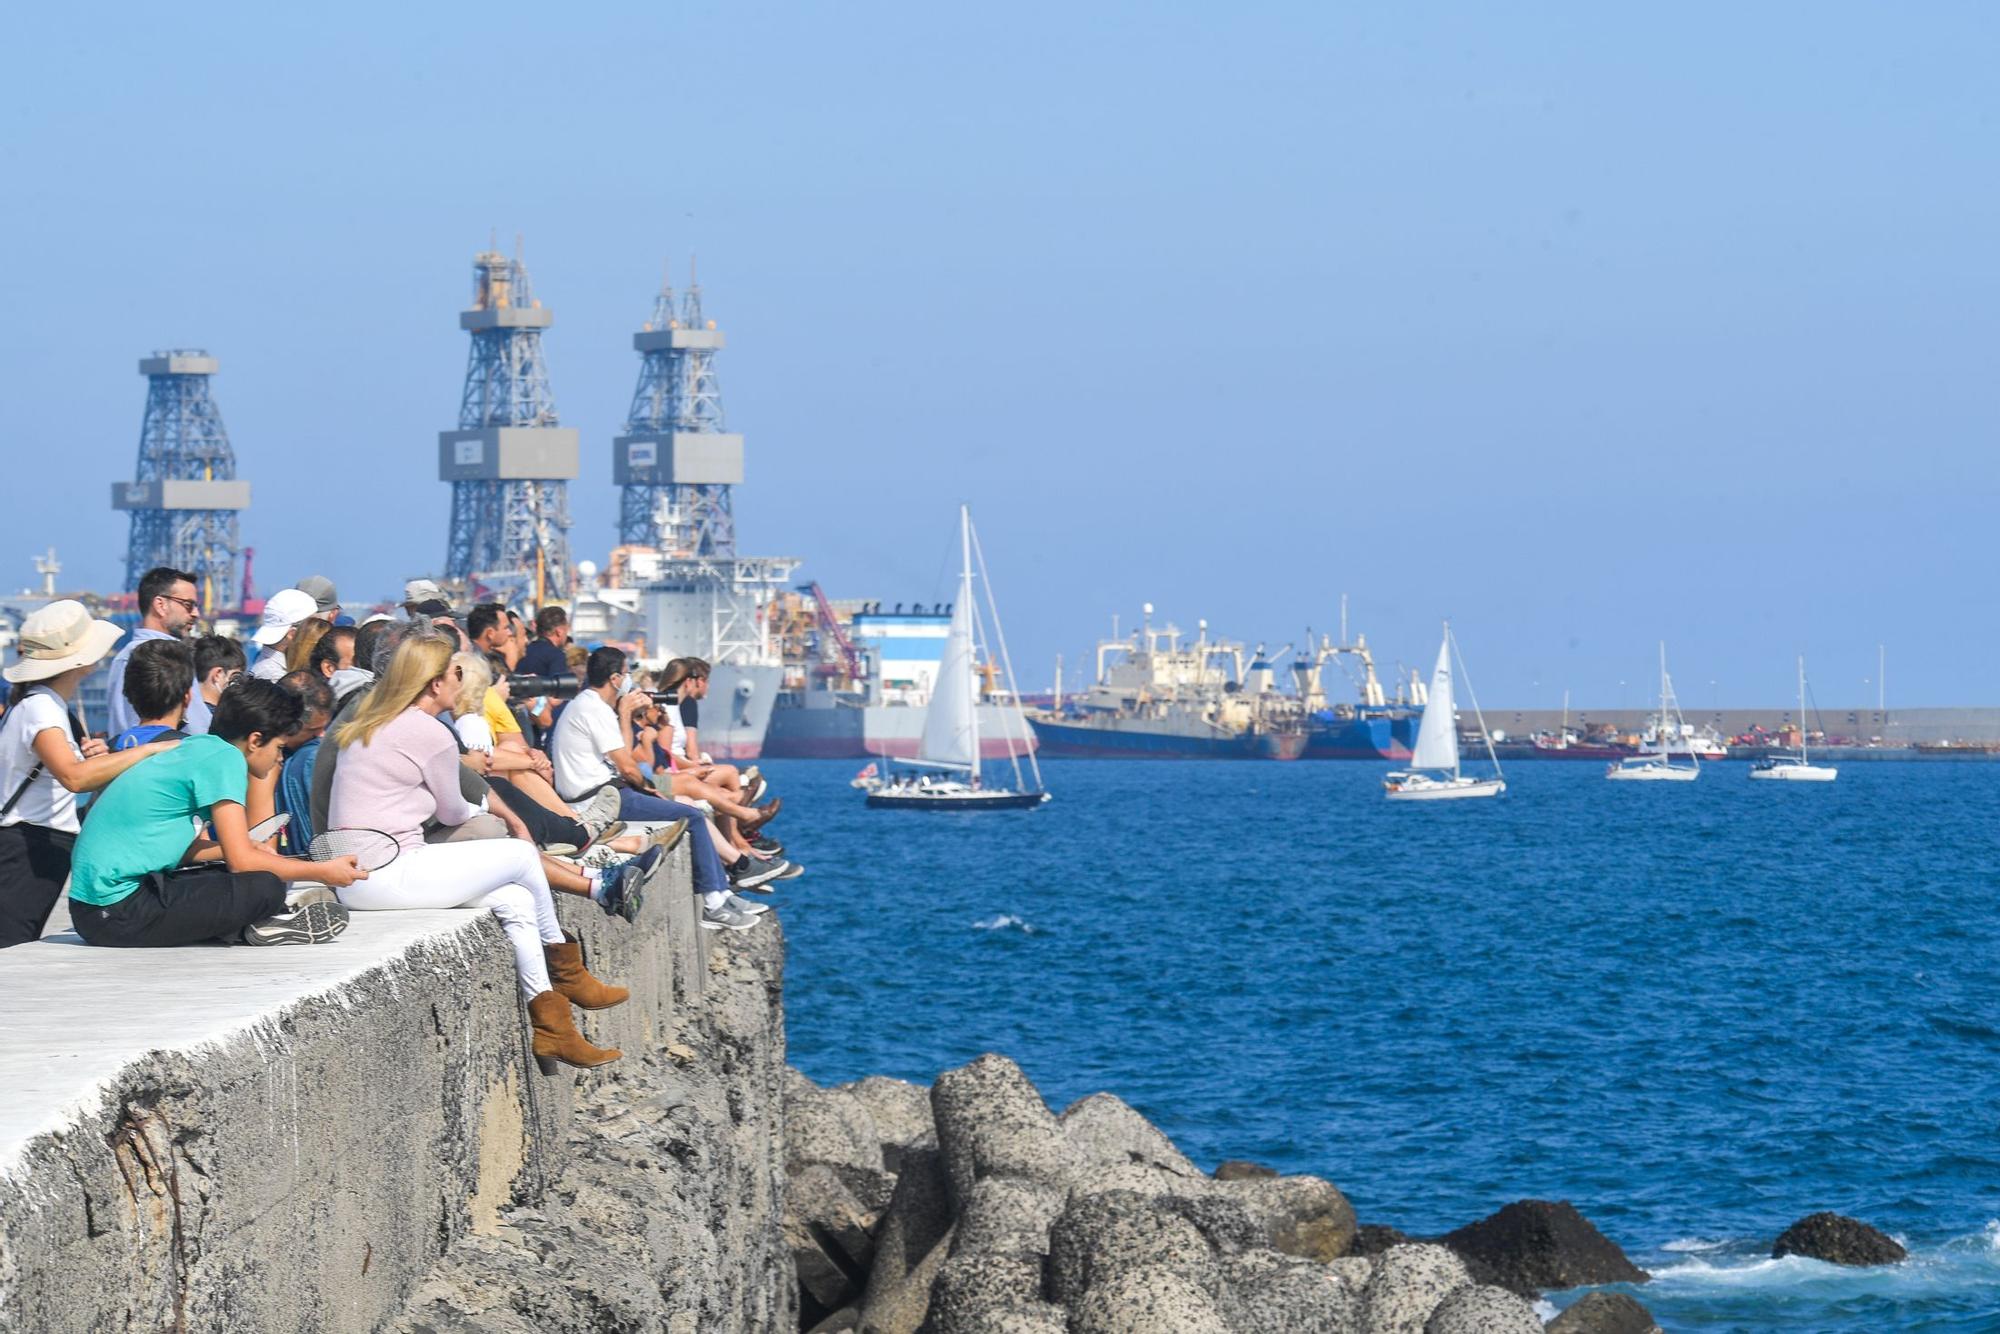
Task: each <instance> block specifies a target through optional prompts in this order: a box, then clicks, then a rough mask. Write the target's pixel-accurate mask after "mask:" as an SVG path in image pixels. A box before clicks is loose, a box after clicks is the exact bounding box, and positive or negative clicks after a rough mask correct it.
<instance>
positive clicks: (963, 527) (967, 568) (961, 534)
mask: <svg viewBox="0 0 2000 1334" xmlns="http://www.w3.org/2000/svg"><path fill="white" fill-rule="evenodd" d="M958 554H959V561H960V573H959V577H958V595H959V596H960V597H961V598H964V599H965V609H966V611H967V612H970V611H971V610H972V607H973V602H972V512H971V511H970V510H969V509H967V508H966V507H965V506H964V505H960V506H959V507H958ZM969 712H970V715H971V720H972V781H973V785H974V786H975V787H976V786H978V783H979V694H978V692H977V691H976V690H975V691H974V692H973V696H972V708H971V710H970V711H969Z"/></svg>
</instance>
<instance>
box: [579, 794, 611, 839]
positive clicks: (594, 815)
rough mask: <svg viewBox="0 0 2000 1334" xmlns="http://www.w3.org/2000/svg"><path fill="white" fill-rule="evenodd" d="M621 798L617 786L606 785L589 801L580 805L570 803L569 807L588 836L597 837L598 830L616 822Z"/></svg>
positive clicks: (607, 827)
mask: <svg viewBox="0 0 2000 1334" xmlns="http://www.w3.org/2000/svg"><path fill="white" fill-rule="evenodd" d="M622 800H623V798H621V797H620V796H619V793H618V789H617V788H615V787H607V788H602V789H600V790H599V791H598V792H597V794H596V795H595V796H593V797H592V798H591V799H590V800H589V801H586V802H583V803H582V804H581V805H580V806H578V805H572V806H571V807H570V809H571V810H573V811H575V812H576V818H577V819H578V820H581V821H582V822H583V827H584V828H585V829H588V830H589V831H590V836H591V837H592V838H597V837H599V835H600V831H602V830H605V829H609V828H610V827H611V826H612V825H614V824H616V823H618V807H619V803H620V802H621V801H622Z"/></svg>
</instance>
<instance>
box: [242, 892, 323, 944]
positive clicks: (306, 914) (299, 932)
mask: <svg viewBox="0 0 2000 1334" xmlns="http://www.w3.org/2000/svg"><path fill="white" fill-rule="evenodd" d="M345 930H347V909H346V908H344V907H342V906H341V905H340V904H338V903H326V902H323V901H315V902H312V903H302V904H300V905H298V906H297V907H295V908H292V907H288V908H286V909H285V910H284V911H283V912H281V913H274V914H272V915H271V916H269V917H266V918H265V919H264V920H263V921H261V922H252V923H250V925H248V926H246V927H244V928H243V943H244V944H245V945H324V944H325V943H326V942H327V941H329V940H332V939H333V938H334V937H335V936H337V935H339V934H340V933H341V932H343V931H345Z"/></svg>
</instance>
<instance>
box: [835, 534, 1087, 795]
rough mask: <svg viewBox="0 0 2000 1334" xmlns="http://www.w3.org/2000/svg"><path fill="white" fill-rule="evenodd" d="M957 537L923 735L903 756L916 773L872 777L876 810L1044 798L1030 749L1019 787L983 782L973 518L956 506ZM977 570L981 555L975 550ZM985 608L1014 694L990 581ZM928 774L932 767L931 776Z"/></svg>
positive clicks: (1016, 772)
mask: <svg viewBox="0 0 2000 1334" xmlns="http://www.w3.org/2000/svg"><path fill="white" fill-rule="evenodd" d="M958 537H959V550H960V557H961V570H960V573H959V581H958V598H957V600H956V601H955V602H953V603H952V608H951V626H950V629H949V631H948V632H947V633H946V635H945V642H944V656H943V658H942V659H940V660H939V663H938V671H937V681H936V684H935V686H934V687H933V689H932V691H931V698H930V704H929V706H928V707H927V709H926V710H925V713H924V734H923V739H922V741H921V742H920V743H919V744H918V747H917V754H916V756H915V758H913V759H909V760H904V761H900V763H901V764H903V765H905V766H907V767H908V768H909V769H912V770H915V771H917V772H914V773H897V772H896V763H897V762H891V764H890V773H891V776H890V777H888V778H886V779H880V778H874V777H870V778H869V779H867V787H866V789H865V790H866V791H867V793H868V805H870V806H871V807H875V808H877V809H889V810H926V811H946V810H950V811H986V810H1023V809H1032V808H1033V807H1036V806H1039V805H1041V804H1042V803H1043V802H1045V801H1047V800H1048V799H1049V794H1048V793H1047V792H1045V791H1043V790H1042V775H1041V769H1040V767H1039V766H1038V765H1036V763H1035V757H1034V754H1033V752H1029V753H1028V754H1027V755H1026V757H1025V758H1026V759H1027V761H1028V769H1029V772H1030V773H1031V774H1032V775H1033V777H1032V781H1030V782H1024V781H1023V779H1022V774H1021V766H1020V763H1019V758H1018V757H1016V758H1015V759H1014V781H1015V784H1016V786H1015V787H1012V788H1006V787H988V786H986V783H985V781H984V776H983V774H982V772H981V769H982V765H981V757H980V750H979V712H978V710H977V709H976V708H975V707H974V693H973V692H974V685H973V680H974V672H975V670H976V664H977V663H978V661H979V659H978V657H977V653H976V645H975V643H974V626H975V623H976V622H977V621H978V616H977V613H976V609H975V607H974V603H973V600H972V552H973V537H972V516H971V513H970V512H969V511H968V510H967V509H966V507H965V506H963V505H961V506H959V507H958ZM979 563H980V568H981V572H982V575H983V573H984V569H985V564H986V560H985V555H984V553H981V555H980V562H979ZM986 596H987V609H988V612H989V614H990V615H991V617H992V620H993V634H994V639H995V641H996V642H997V643H998V645H999V648H1000V661H1001V664H1002V666H1003V667H1004V669H1005V670H1006V673H1007V679H1008V687H1009V692H1010V694H1012V695H1013V696H1014V697H1015V698H1017V699H1018V698H1019V694H1018V692H1015V691H1013V688H1012V687H1013V676H1014V671H1013V666H1012V664H1011V663H1009V662H1008V661H1007V650H1006V636H1005V634H1004V633H1003V632H1002V631H1001V629H1000V610H999V607H998V606H997V605H996V604H995V603H994V601H993V586H992V583H991V582H990V581H989V582H988V583H987V585H986ZM932 771H936V773H935V774H934V773H933V772H932Z"/></svg>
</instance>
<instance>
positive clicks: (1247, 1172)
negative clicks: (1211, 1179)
mask: <svg viewBox="0 0 2000 1334" xmlns="http://www.w3.org/2000/svg"><path fill="white" fill-rule="evenodd" d="M1276 1175H1278V1169H1277V1168H1275V1167H1266V1166H1264V1164H1262V1163H1251V1162H1245V1161H1244V1160H1243V1159H1241V1158H1225V1159H1223V1160H1222V1161H1221V1162H1219V1163H1217V1164H1216V1165H1215V1179H1216V1180H1217V1181H1251V1180H1255V1179H1256V1178H1259V1177H1274V1176H1276Z"/></svg>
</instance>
